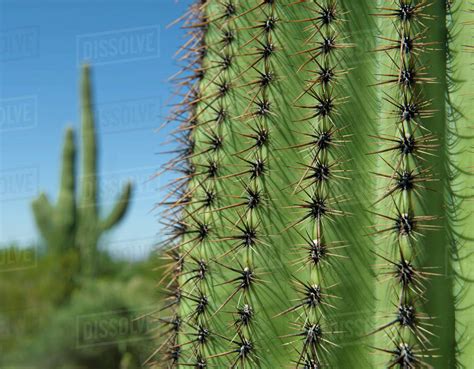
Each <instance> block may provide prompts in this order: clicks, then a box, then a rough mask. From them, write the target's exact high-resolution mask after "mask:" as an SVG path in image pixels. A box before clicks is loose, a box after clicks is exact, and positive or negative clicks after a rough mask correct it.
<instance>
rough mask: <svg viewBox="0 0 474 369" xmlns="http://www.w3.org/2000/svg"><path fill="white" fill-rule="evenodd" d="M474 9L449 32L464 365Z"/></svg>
mask: <svg viewBox="0 0 474 369" xmlns="http://www.w3.org/2000/svg"><path fill="white" fill-rule="evenodd" d="M473 27H474V7H473V4H472V2H470V1H455V2H453V4H452V6H451V8H450V9H449V12H448V29H449V32H450V33H449V35H450V38H449V40H450V43H449V47H450V50H449V51H450V53H449V64H448V65H449V80H448V95H447V108H448V127H447V132H446V135H447V148H448V150H449V151H448V152H449V154H450V160H449V162H448V174H449V177H448V178H449V180H450V183H449V184H450V187H449V189H448V196H447V205H448V209H449V210H450V212H451V216H450V218H449V220H450V228H451V239H450V243H451V248H452V255H453V267H454V279H453V280H454V282H455V284H454V289H455V296H456V343H457V344H456V349H457V364H458V366H459V368H468V367H469V366H470V365H472V363H473V362H474V344H473V342H474V336H473V332H474V314H473V313H472V306H473V304H474V286H473V284H474V283H473V281H474V268H473V267H472V265H473V263H474V254H473V253H472V245H473V240H474V227H472V225H473V224H474V186H473V185H472V182H473V173H474V150H473V148H474V129H473V124H472V121H473V120H472V117H473V116H474V99H473V98H474V95H473V91H474V86H473V80H472V65H473V64H474V45H473V40H472V30H473Z"/></svg>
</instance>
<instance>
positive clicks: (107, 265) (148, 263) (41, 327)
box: [0, 245, 160, 369]
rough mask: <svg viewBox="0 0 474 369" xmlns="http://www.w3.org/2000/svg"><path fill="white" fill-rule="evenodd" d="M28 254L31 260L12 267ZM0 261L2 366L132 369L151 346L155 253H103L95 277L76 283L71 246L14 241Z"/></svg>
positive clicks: (154, 304)
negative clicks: (136, 257) (59, 249)
mask: <svg viewBox="0 0 474 369" xmlns="http://www.w3.org/2000/svg"><path fill="white" fill-rule="evenodd" d="M25 255H32V257H35V258H36V259H35V260H34V265H29V266H25V267H24V268H19V269H18V270H12V269H10V268H9V265H10V266H11V265H12V264H13V263H15V261H14V260H12V259H13V258H16V259H17V261H18V260H19V259H20V258H25ZM0 261H1V262H0V272H1V277H0V296H1V303H0V347H1V354H0V367H1V368H12V369H13V368H20V367H21V368H28V369H29V368H38V369H79V368H81V369H84V368H106V369H109V368H110V369H112V368H117V369H119V368H120V369H132V368H139V367H141V364H142V363H143V362H144V361H145V359H146V357H147V355H149V354H150V352H151V351H152V347H153V336H154V332H153V326H154V321H153V318H151V316H150V315H148V314H149V313H150V312H152V311H153V310H156V306H157V301H158V298H159V296H157V294H158V293H159V292H157V291H158V290H157V288H156V283H157V282H158V280H159V278H160V274H159V273H157V272H156V268H157V265H158V264H159V260H157V258H156V257H153V256H151V255H150V257H149V258H148V259H146V260H141V261H134V262H131V261H129V260H120V259H115V258H113V257H111V256H110V255H109V254H108V253H106V252H103V251H102V252H100V254H99V261H98V265H99V268H98V270H99V273H98V275H97V276H96V277H95V278H90V279H85V280H81V281H77V280H75V277H74V275H73V271H74V270H75V268H76V266H75V264H76V263H77V262H78V257H77V255H74V253H73V252H71V250H69V252H65V253H63V254H57V253H52V252H48V249H47V247H45V246H31V247H26V248H25V247H19V246H18V245H11V246H10V247H8V248H4V249H0ZM30 261H31V259H30ZM17 265H21V263H20V262H19V263H17ZM1 269H4V270H1ZM58 270H62V271H67V270H69V271H71V273H70V275H64V272H61V274H58ZM65 296H66V297H65Z"/></svg>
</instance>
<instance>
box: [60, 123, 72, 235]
mask: <svg viewBox="0 0 474 369" xmlns="http://www.w3.org/2000/svg"><path fill="white" fill-rule="evenodd" d="M75 163H76V145H75V142H74V131H73V129H72V128H68V129H67V130H66V134H65V140H64V146H63V153H62V169H61V181H60V187H59V196H58V202H57V205H56V208H55V213H56V216H55V220H56V224H57V225H58V227H62V228H64V229H63V232H64V233H65V234H72V233H74V230H73V228H74V225H75V222H76V199H75V195H76V184H75V175H76V173H75Z"/></svg>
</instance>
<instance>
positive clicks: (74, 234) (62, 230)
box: [32, 65, 132, 276]
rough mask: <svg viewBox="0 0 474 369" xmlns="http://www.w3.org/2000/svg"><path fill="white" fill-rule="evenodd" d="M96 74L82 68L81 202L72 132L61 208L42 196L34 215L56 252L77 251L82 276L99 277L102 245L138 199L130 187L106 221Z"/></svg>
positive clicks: (67, 144)
mask: <svg viewBox="0 0 474 369" xmlns="http://www.w3.org/2000/svg"><path fill="white" fill-rule="evenodd" d="M90 74H91V71H90V67H89V66H88V65H85V66H83V67H82V76H81V115H82V125H81V130H82V132H81V133H82V149H83V151H82V168H81V169H82V173H81V175H80V177H79V179H80V197H79V198H78V196H77V193H76V183H77V182H79V181H78V180H77V179H76V156H77V153H76V151H77V150H76V144H75V138H74V131H73V129H72V128H68V129H67V130H66V137H65V142H64V146H63V153H62V169H61V182H60V190H59V196H58V200H57V204H56V205H53V204H51V202H50V201H49V199H48V197H47V196H46V195H45V194H44V193H42V194H40V196H39V197H38V198H37V199H36V200H35V201H34V202H33V204H32V207H33V212H34V216H35V220H36V224H37V226H38V229H39V230H40V232H41V235H42V236H43V238H44V239H45V241H46V242H47V244H48V247H49V248H50V249H51V251H53V252H59V253H61V252H66V251H70V250H75V251H77V252H78V253H79V257H80V267H81V273H83V274H84V275H88V276H90V275H93V274H94V273H95V268H96V267H95V264H96V262H97V245H98V241H99V238H100V237H101V236H102V234H103V233H104V232H106V231H107V230H109V229H110V228H112V227H113V226H114V225H116V224H118V223H119V222H120V221H121V220H122V218H123V217H124V215H125V213H126V211H127V209H128V206H129V203H130V198H131V194H132V185H131V183H127V184H126V186H125V188H124V189H123V191H122V193H121V194H120V196H119V198H118V199H117V202H116V204H115V205H114V207H113V209H112V210H111V212H110V213H109V215H107V216H106V217H105V218H101V214H100V209H99V204H100V199H99V196H98V188H97V187H98V186H97V181H98V174H97V161H98V149H97V140H96V133H95V121H94V111H93V110H94V106H93V97H92V86H91V76H90Z"/></svg>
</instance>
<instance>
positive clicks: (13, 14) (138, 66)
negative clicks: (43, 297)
mask: <svg viewBox="0 0 474 369" xmlns="http://www.w3.org/2000/svg"><path fill="white" fill-rule="evenodd" d="M188 4H189V0H187V1H183V0H180V1H179V2H177V1H175V0H81V1H76V0H68V1H65V0H55V1H53V0H49V1H48V0H42V1H39V0H11V1H9V0H0V99H1V102H0V245H5V244H8V243H10V242H13V241H15V242H18V243H20V244H28V243H30V242H33V241H35V240H37V239H38V233H37V231H36V229H35V225H34V220H33V218H32V214H31V211H30V203H31V200H32V198H33V197H35V196H36V195H37V193H39V192H40V191H45V192H46V193H47V194H48V195H49V196H50V198H51V199H52V200H53V201H55V199H56V195H57V188H58V181H59V164H60V160H59V159H60V152H61V146H62V141H63V133H64V128H65V127H66V126H67V125H72V126H74V127H77V128H78V127H79V109H78V103H79V100H78V77H79V65H80V63H81V61H82V60H83V59H85V58H89V59H90V61H91V63H92V65H93V67H94V69H93V73H94V74H93V76H94V84H95V95H96V105H97V111H98V112H99V114H98V118H99V121H98V131H99V132H98V134H99V140H100V142H99V144H100V155H101V156H100V172H101V180H100V183H101V185H102V191H101V194H102V199H103V202H104V204H103V209H104V211H107V210H109V209H110V207H111V205H112V203H113V199H114V197H115V195H117V194H118V193H119V191H120V187H121V186H122V185H123V183H124V182H125V181H126V179H127V178H130V179H132V180H133V181H134V182H135V185H136V187H137V191H136V193H135V200H134V202H133V204H132V207H131V211H130V212H129V214H128V216H127V218H126V219H125V220H124V221H123V222H122V224H121V225H120V226H119V227H117V228H116V229H115V230H114V231H112V232H111V233H110V234H109V235H108V236H107V237H106V240H105V241H106V242H104V244H107V245H108V246H107V247H109V248H111V249H113V250H114V252H115V253H117V254H119V255H121V256H123V257H136V256H140V255H144V254H146V252H148V251H149V249H150V248H151V247H152V245H153V243H154V242H156V240H157V239H158V235H157V234H158V232H159V226H158V223H157V218H158V217H159V214H158V213H157V212H156V211H155V212H153V211H152V209H153V205H154V203H155V202H156V201H158V199H159V197H160V191H159V187H160V186H161V185H162V184H163V180H161V181H160V180H154V181H149V180H148V178H149V177H150V176H151V175H152V174H153V173H154V172H155V171H156V170H157V169H158V167H159V166H160V164H161V163H162V162H163V160H165V159H166V157H165V156H160V155H157V152H159V151H160V150H163V143H164V142H165V141H166V140H167V139H168V137H167V132H166V130H161V131H160V132H157V131H156V129H157V127H159V126H160V124H161V121H162V119H163V117H164V116H165V115H166V113H167V111H168V101H169V98H170V96H171V90H172V86H171V84H170V83H169V82H168V78H169V77H170V76H171V75H172V74H173V73H175V72H176V71H177V70H178V66H177V63H176V61H175V60H174V59H173V55H174V53H175V52H176V50H177V49H178V47H179V45H180V44H182V43H183V42H184V41H183V40H184V33H183V31H182V30H180V29H179V27H177V26H174V27H172V28H167V27H166V26H167V25H168V24H169V23H170V22H172V21H173V20H174V19H175V18H177V17H178V16H179V15H181V14H182V13H183V11H184V10H185V8H186V7H187V5H188ZM114 42H115V44H114ZM114 45H115V46H114Z"/></svg>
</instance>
